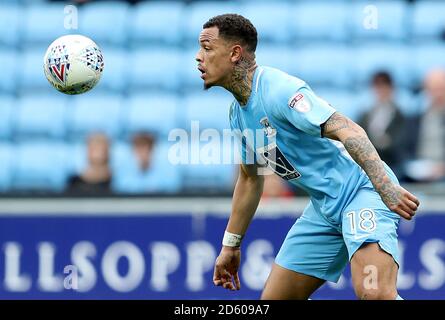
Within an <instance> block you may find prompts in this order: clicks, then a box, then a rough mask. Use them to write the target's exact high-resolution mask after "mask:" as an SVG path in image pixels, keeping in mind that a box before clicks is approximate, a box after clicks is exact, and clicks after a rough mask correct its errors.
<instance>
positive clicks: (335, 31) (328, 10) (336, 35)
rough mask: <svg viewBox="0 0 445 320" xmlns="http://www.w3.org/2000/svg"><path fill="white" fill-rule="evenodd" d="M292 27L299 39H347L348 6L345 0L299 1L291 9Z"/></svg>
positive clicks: (291, 30)
mask: <svg viewBox="0 0 445 320" xmlns="http://www.w3.org/2000/svg"><path fill="white" fill-rule="evenodd" d="M290 13H291V19H290V28H289V30H288V31H287V32H289V33H292V34H293V36H294V37H295V38H296V40H297V41H314V40H317V41H322V40H323V41H325V40H328V41H345V40H346V39H347V38H348V36H349V32H348V30H347V20H348V19H349V16H348V13H349V11H348V6H347V5H346V3H345V2H343V1H319V0H317V1H306V2H297V3H296V4H295V6H293V7H292V8H291V10H290Z"/></svg>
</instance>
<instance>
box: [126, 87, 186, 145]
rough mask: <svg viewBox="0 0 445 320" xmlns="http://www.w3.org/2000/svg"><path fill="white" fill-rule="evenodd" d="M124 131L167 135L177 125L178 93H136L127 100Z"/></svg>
mask: <svg viewBox="0 0 445 320" xmlns="http://www.w3.org/2000/svg"><path fill="white" fill-rule="evenodd" d="M125 109H126V112H125V115H124V131H125V133H127V134H132V133H136V132H152V133H155V134H157V135H159V136H162V137H167V136H168V133H169V132H170V130H172V129H174V128H176V127H177V120H178V109H179V101H178V98H177V96H176V95H168V94H157V93H152V94H147V93H145V94H136V95H132V96H130V97H129V99H128V100H127V106H126V107H125Z"/></svg>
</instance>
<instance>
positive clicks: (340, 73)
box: [291, 44, 353, 88]
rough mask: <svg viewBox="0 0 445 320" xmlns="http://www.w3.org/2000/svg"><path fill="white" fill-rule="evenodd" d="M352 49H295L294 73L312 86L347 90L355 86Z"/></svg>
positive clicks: (328, 47)
mask: <svg viewBox="0 0 445 320" xmlns="http://www.w3.org/2000/svg"><path fill="white" fill-rule="evenodd" d="M351 59H353V57H352V53H351V49H350V48H348V47H346V46H343V45H326V44H322V45H312V46H305V47H304V48H301V49H299V48H298V47H297V48H296V49H295V55H294V58H293V59H292V62H291V63H292V68H293V70H295V71H294V72H293V73H294V74H295V75H296V76H297V77H299V78H301V79H303V80H304V81H306V82H307V83H308V84H309V85H310V86H315V85H323V86H328V85H330V86H334V87H339V88H347V87H350V86H351V85H352V84H353V78H352V74H353V70H352V67H351Z"/></svg>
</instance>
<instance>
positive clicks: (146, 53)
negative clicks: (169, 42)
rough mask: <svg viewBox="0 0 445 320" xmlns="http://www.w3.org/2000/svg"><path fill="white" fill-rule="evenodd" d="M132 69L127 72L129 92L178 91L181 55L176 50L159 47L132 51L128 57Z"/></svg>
mask: <svg viewBox="0 0 445 320" xmlns="http://www.w3.org/2000/svg"><path fill="white" fill-rule="evenodd" d="M129 59H130V61H131V64H132V67H131V68H130V70H128V71H127V72H128V73H129V74H128V75H127V76H128V77H129V79H130V84H129V85H130V90H134V89H136V90H137V89H163V90H168V91H171V90H178V89H179V87H180V83H181V77H180V71H179V70H181V67H180V66H181V64H182V63H183V62H182V61H181V53H180V51H179V50H177V49H173V48H170V49H169V50H165V49H163V48H160V47H153V48H145V49H139V50H136V51H134V52H133V53H132V54H131V56H130V58H129Z"/></svg>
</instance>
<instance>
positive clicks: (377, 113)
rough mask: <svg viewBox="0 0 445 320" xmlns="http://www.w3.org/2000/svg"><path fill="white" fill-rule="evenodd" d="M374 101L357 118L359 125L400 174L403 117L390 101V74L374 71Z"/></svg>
mask: <svg viewBox="0 0 445 320" xmlns="http://www.w3.org/2000/svg"><path fill="white" fill-rule="evenodd" d="M371 85H372V90H373V93H374V97H375V98H374V102H373V105H372V107H371V109H370V110H369V111H368V112H366V113H365V114H364V115H363V116H362V117H361V118H360V119H359V121H358V122H359V124H360V125H361V126H362V127H363V129H365V131H366V132H367V134H368V136H369V139H370V140H371V141H372V143H373V144H374V146H375V148H376V149H377V151H378V153H379V155H380V157H381V158H382V159H383V161H385V162H386V163H387V164H388V165H389V166H390V167H391V168H392V169H393V170H394V171H395V173H396V175H398V176H401V173H402V165H403V162H404V160H405V158H406V147H405V143H404V140H405V128H406V120H405V117H404V116H403V114H402V113H401V112H400V108H399V106H398V104H397V102H396V101H395V100H394V86H393V81H392V78H391V75H390V74H388V73H387V72H384V71H382V72H378V73H376V74H375V75H374V76H373V78H372V82H371Z"/></svg>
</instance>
